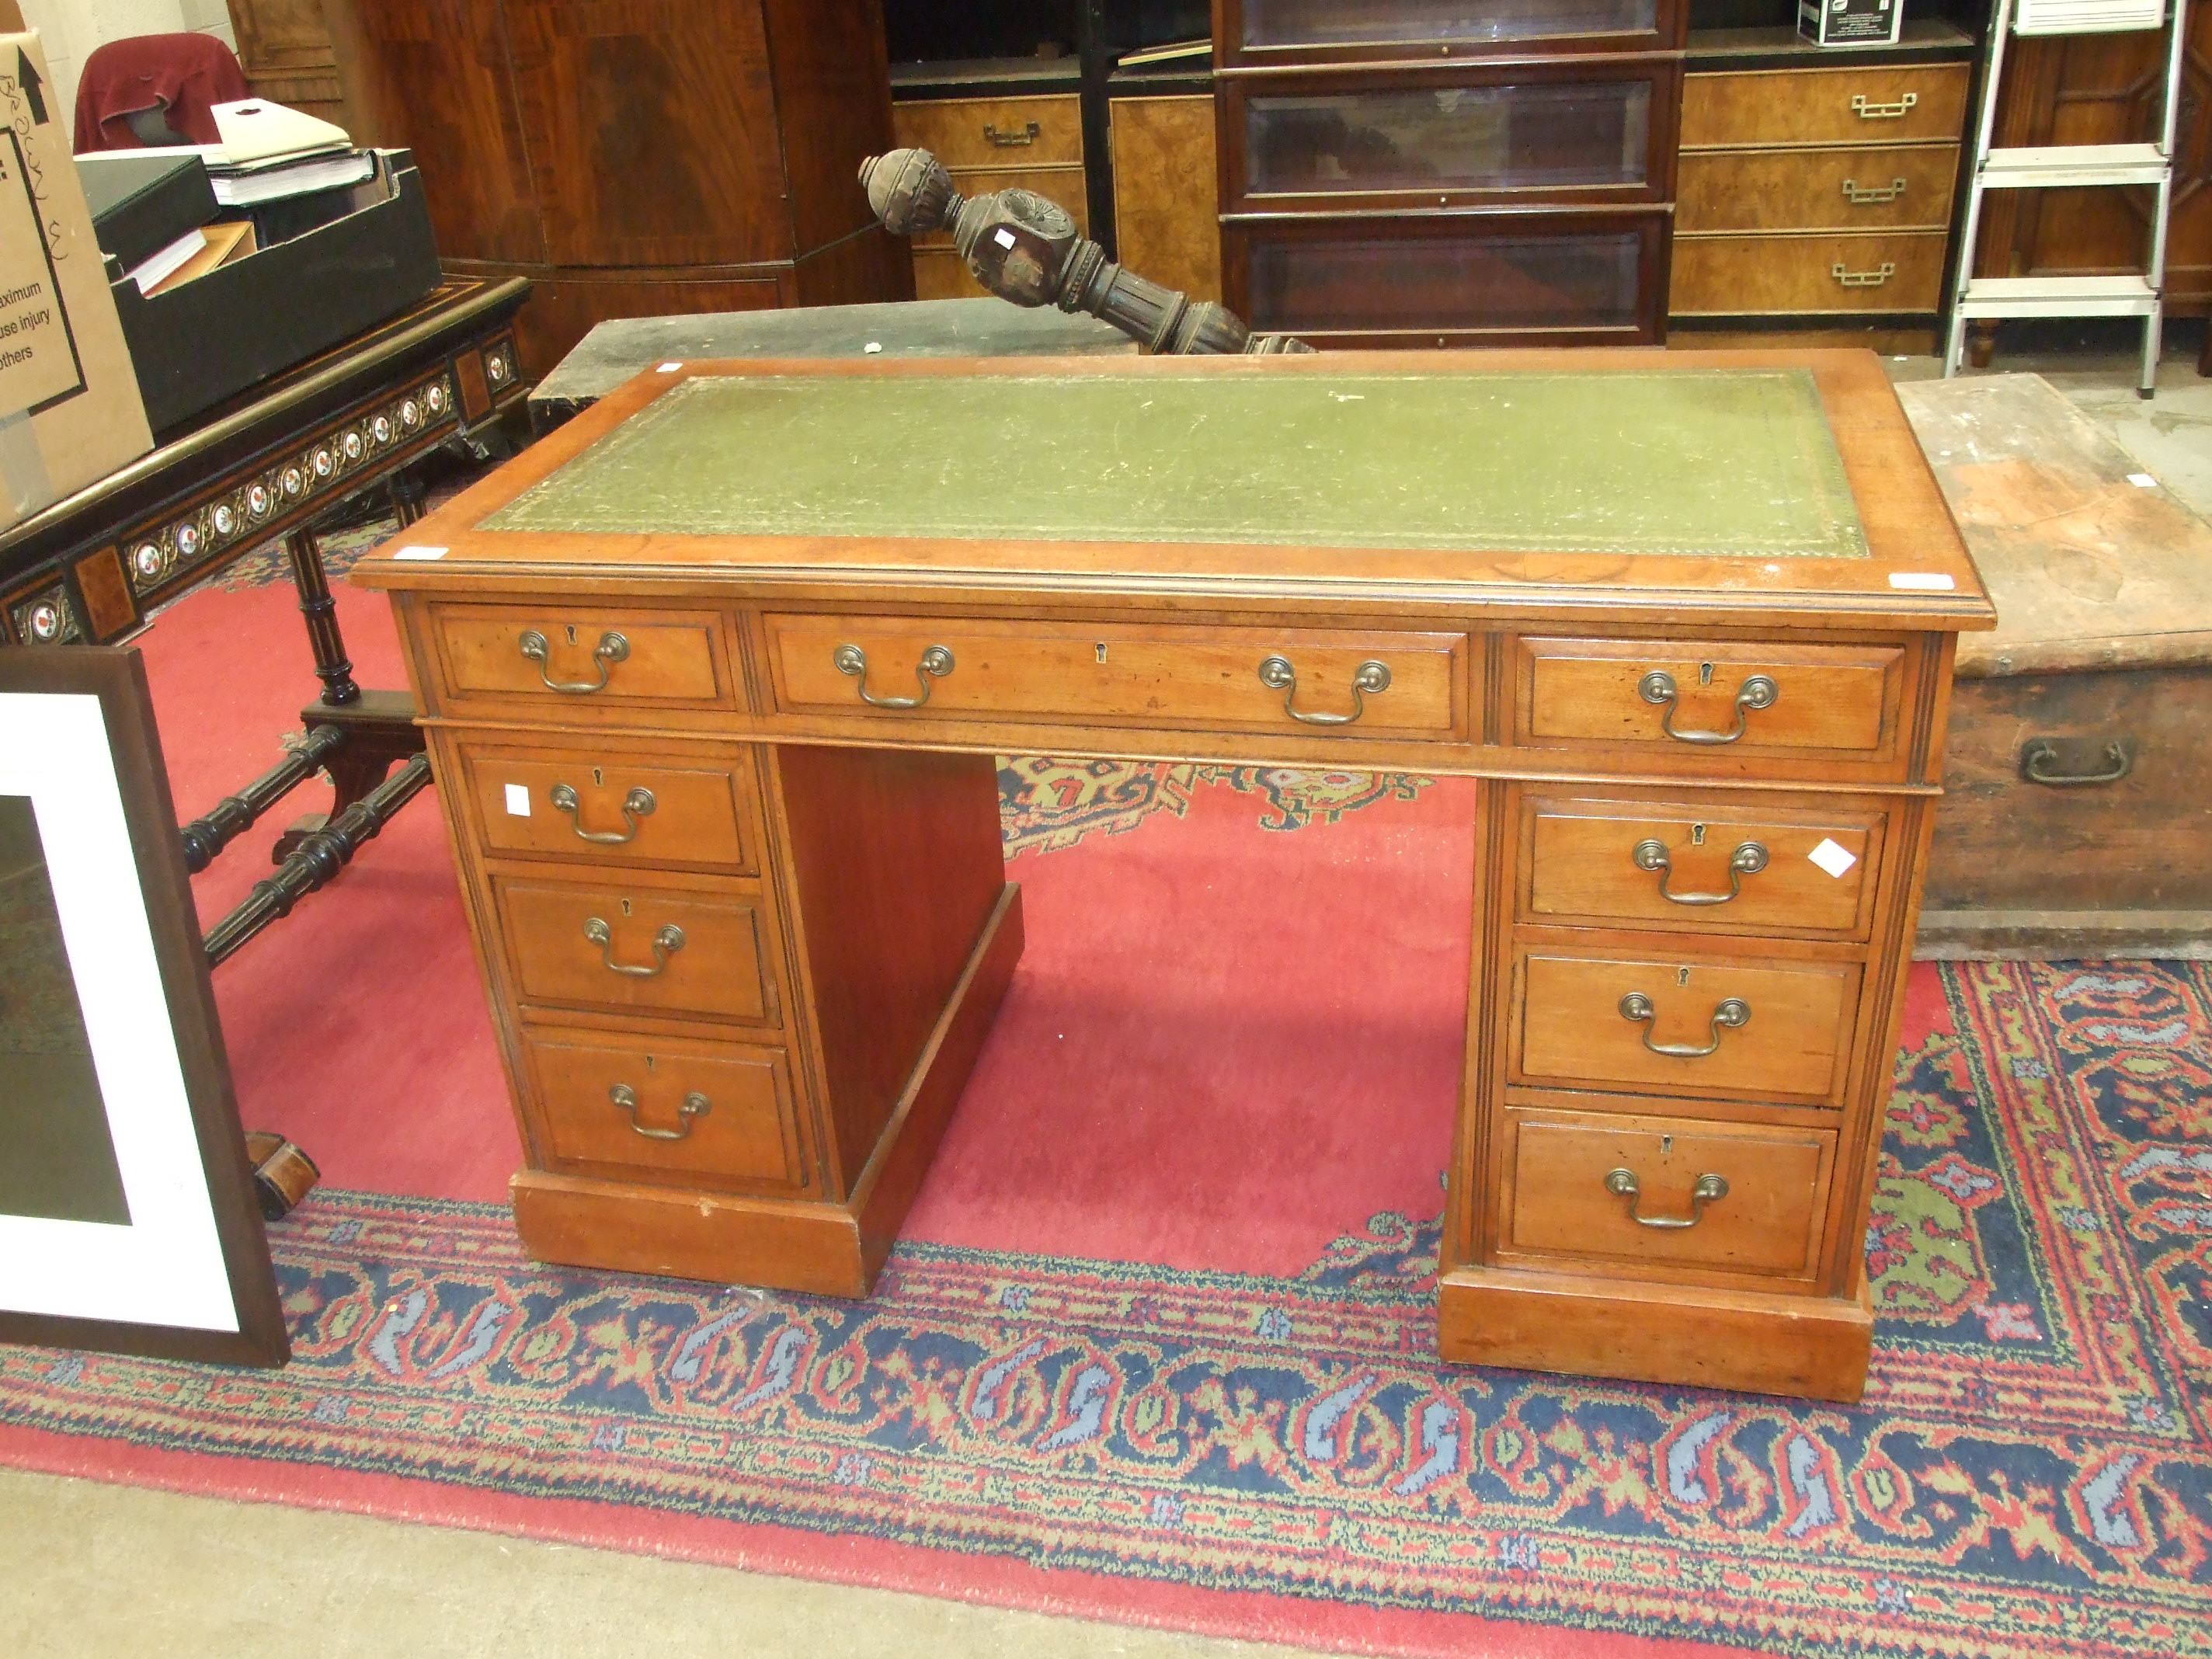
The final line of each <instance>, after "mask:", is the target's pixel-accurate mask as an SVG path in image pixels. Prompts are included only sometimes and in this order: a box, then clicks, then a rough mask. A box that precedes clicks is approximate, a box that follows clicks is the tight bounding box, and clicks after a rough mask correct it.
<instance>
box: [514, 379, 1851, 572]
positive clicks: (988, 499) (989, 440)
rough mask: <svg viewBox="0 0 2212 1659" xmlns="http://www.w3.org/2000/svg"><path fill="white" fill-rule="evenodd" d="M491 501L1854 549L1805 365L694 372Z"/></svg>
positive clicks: (664, 514)
mask: <svg viewBox="0 0 2212 1659" xmlns="http://www.w3.org/2000/svg"><path fill="white" fill-rule="evenodd" d="M739 456H741V457H743V458H744V461H745V465H744V466H743V467H742V468H732V466H731V465H730V464H729V462H730V459H731V458H732V457H739ZM1716 475H1722V476H1725V477H1726V478H1727V479H1728V481H1729V488H1728V489H1721V490H1716V489H1712V488H1711V481H1712V480H1713V478H1714V477H1716ZM485 527H486V528H487V529H494V530H510V531H552V532H564V531H565V532H576V531H586V532H588V531H611V530H620V531H661V532H671V533H674V534H680V535H788V536H877V537H926V536H944V537H951V536H993V537H1006V538H1018V539H1030V540H1040V541H1070V540H1073V541H1086V542H1131V541H1142V542H1173V541H1190V542H1245V543H1261V544H1297V545H1315V544H1327V545H1329V546H1335V547H1387V548H1435V549H1445V550H1450V549H1464V550H1475V549H1497V550H1510V551H1515V552H1570V551H1581V552H1593V553H1630V554H1668V553H1672V554H1687V555H1720V556H1740V555H1755V556H1765V557H1770V558H1771V557H1808V556H1823V557H1829V558H1836V557H1845V558H1859V557H1864V556H1866V552H1867V544H1866V538H1865V535H1864V534H1863V532H1862V531H1861V529H1860V526H1859V520H1858V513H1857V509H1856V508H1855V507H1854V506H1853V505H1852V501H1851V494H1850V488H1849V486H1848V485H1847V484H1846V483H1845V482H1844V465H1843V459H1842V457H1841V456H1840V455H1838V453H1837V451H1836V444H1835V440H1834V438H1833V437H1832V435H1831V434H1830V433H1829V430H1828V422H1827V418H1826V414H1825V413H1824V412H1823V410H1822V409H1821V404H1820V395H1819V393H1818V392H1817V391H1816V390H1815V388H1814V384H1813V378H1812V376H1811V375H1810V374H1808V373H1806V372H1805V371H1804V370H1803V369H1798V368H1785V369H1718V370H1707V371H1705V372H1703V373H1698V374H1679V373H1668V372H1663V371H1656V370H1655V371H1650V372H1645V373H1637V372H1635V371H1626V372H1618V373H1614V374H1606V375H1591V374H1557V373H1552V374H1544V373H1525V372H1524V373H1512V374H1486V375H1483V376H1480V377H1479V378H1472V379H1471V378H1470V377H1468V376H1465V375H1454V374H1371V373H1369V374H1360V373H1340V374H1306V375H1302V376H1299V377H1297V378H1296V379H1291V378H1287V377H1284V378H1255V377H1245V378H1242V379H1237V380H1229V379H1210V380H1115V379H1112V378H1110V377H1109V378H1105V379H1092V378H1089V377H1085V378H1084V379H1081V380H1077V379H1074V378H1072V377H1070V376H1067V375H1065V374H1023V375H1018V376H1016V375H1000V376H995V377H994V378H992V379H990V380H962V379H946V378H932V379H916V380H893V381H889V382H884V381H878V380H825V379H821V378H817V377H814V376H807V375H799V376H776V377H771V376H760V375H753V376H747V377H744V378H737V377H732V378H728V379H721V378H714V379H700V380H686V381H685V382H684V384H683V385H682V386H679V387H678V388H676V389H675V390H674V391H672V392H671V393H670V394H669V395H668V396H666V397H664V398H660V399H659V400H658V401H657V402H655V403H654V404H653V406H652V408H651V409H650V410H647V412H646V413H644V414H643V415H641V416H639V417H638V418H637V419H636V420H635V421H633V422H629V424H628V425H626V426H624V427H623V428H621V429H620V430H619V431H617V432H615V433H613V434H611V435H609V436H608V437H607V438H605V439H604V440H602V441H600V442H599V444H597V445H595V446H593V447H592V448H591V449H589V450H587V451H586V452H585V453H583V454H582V455H580V456H579V457H577V458H576V459H574V461H572V462H570V463H569V464H568V465H567V466H565V467H563V468H562V470H561V471H559V472H557V473H556V474H555V475H554V476H553V477H550V478H549V479H547V480H546V481H545V482H544V483H542V484H539V485H538V487H537V488H536V489H532V491H530V492H529V493H528V494H527V495H523V496H522V497H521V498H520V499H519V500H518V501H515V502H514V504H513V506H511V507H507V508H506V509H505V510H504V511H502V512H501V513H497V514H495V516H493V517H492V518H490V519H489V520H486V521H485Z"/></svg>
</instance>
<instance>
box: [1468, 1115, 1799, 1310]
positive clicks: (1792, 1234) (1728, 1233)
mask: <svg viewBox="0 0 2212 1659" xmlns="http://www.w3.org/2000/svg"><path fill="white" fill-rule="evenodd" d="M1506 1122H1507V1125H1508V1130H1507V1145H1506V1152H1505V1170H1506V1179H1507V1181H1508V1182H1510V1188H1509V1194H1508V1196H1507V1199H1506V1202H1505V1206H1504V1222H1503V1225H1502V1226H1501V1229H1500V1237H1499V1246H1500V1249H1501V1250H1503V1251H1505V1252H1509V1253H1511V1254H1514V1255H1532V1256H1541V1257H1548V1258H1552V1259H1554V1260H1558V1261H1597V1262H1605V1263H1607V1264H1608V1265H1633V1266H1645V1265H1652V1266H1661V1267H1676V1268H1681V1267H1692V1268H1705V1269H1708V1270H1711V1271H1717V1272H1723V1273H1753V1274H1758V1275H1759V1276H1761V1277H1775V1278H1794V1279H1810V1278H1811V1277H1812V1275H1813V1274H1814V1272H1815V1271H1816V1270H1817V1268H1818V1267H1819V1259H1820V1237H1821V1226H1822V1223H1823V1222H1824V1220H1825V1219H1826V1214H1827V1207H1828V1186H1829V1181H1830V1177H1831V1174H1832V1170H1833V1169H1834V1165H1835V1156H1836V1137H1835V1134H1834V1133H1833V1132H1832V1131H1829V1130H1825V1129H1799V1128H1777V1127H1766V1126H1763V1125H1759V1124H1749V1123H1716V1122H1711V1121H1701V1120H1699V1119H1696V1118H1683V1117H1652V1116H1636V1117H1628V1116H1620V1117H1616V1116H1613V1115H1607V1114H1600V1113H1595V1112H1578V1111H1569V1110H1556V1111H1555V1110H1548V1109H1542V1108H1519V1109H1513V1110H1510V1111H1509V1112H1508V1113H1507V1115H1506ZM1623 1171H1626V1174H1623V1173H1622V1172H1623Z"/></svg>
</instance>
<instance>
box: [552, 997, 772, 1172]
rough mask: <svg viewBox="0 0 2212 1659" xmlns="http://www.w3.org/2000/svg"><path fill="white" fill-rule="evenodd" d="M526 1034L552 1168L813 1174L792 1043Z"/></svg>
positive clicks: (596, 1033)
mask: <svg viewBox="0 0 2212 1659" xmlns="http://www.w3.org/2000/svg"><path fill="white" fill-rule="evenodd" d="M522 1046H523V1052H524V1056H525V1064H526V1066H527V1067H528V1070H529V1081H530V1092H531V1096H532V1102H533V1104H534V1106H535V1109H536V1111H535V1115H536V1117H537V1119H538V1125H537V1127H538V1132H539V1133H540V1134H541V1135H542V1136H543V1138H544V1142H545V1148H544V1150H545V1161H546V1165H547V1167H549V1168H551V1169H555V1170H567V1171H568V1172H571V1173H591V1172H604V1173H618V1174H619V1175H620V1177H621V1178H622V1179H623V1180H626V1181H627V1180H642V1181H650V1180H653V1179H656V1178H660V1179H670V1180H674V1179H679V1178H680V1179H684V1180H690V1181H696V1180H697V1179H699V1178H700V1177H702V1176H705V1177H708V1178H710V1179H714V1180H718V1181H720V1182H732V1183H736V1184H740V1185H750V1186H760V1187H771V1188H781V1189H789V1188H797V1187H803V1186H805V1185H807V1184H808V1183H807V1182H806V1180H805V1173H804V1164H803V1161H802V1156H801V1152H800V1148H799V1136H798V1133H797V1129H796V1114H795V1112H794V1110H793V1102H792V1092H791V1072H790V1067H789V1065H788V1063H787V1060H785V1057H784V1055H783V1053H782V1051H781V1050H780V1049H775V1048H743V1047H739V1046H738V1045H736V1044H722V1043H717V1044H707V1043H699V1042H682V1041H680V1040H675V1039H662V1038H659V1037H628V1036H609V1035H608V1034H606V1033H604V1032H599V1031H563V1030H528V1031H526V1032H525V1033H524V1035H523V1041H522ZM578 1166H584V1168H583V1169H582V1170H579V1167H578Z"/></svg>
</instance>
